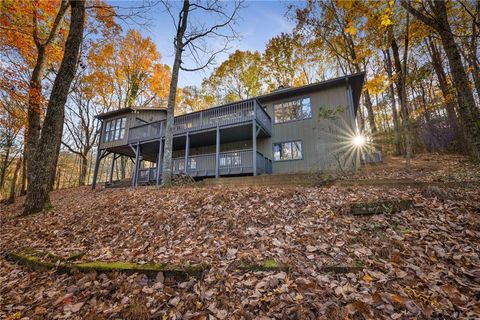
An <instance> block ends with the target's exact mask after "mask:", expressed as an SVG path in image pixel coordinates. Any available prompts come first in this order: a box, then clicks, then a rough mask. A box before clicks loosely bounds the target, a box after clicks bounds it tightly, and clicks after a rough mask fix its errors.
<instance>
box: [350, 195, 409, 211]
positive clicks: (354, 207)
mask: <svg viewBox="0 0 480 320" xmlns="http://www.w3.org/2000/svg"><path fill="white" fill-rule="evenodd" d="M411 208H413V200H410V199H400V200H398V199H397V200H383V201H374V202H353V203H350V213H351V214H353V215H371V214H380V213H385V214H390V213H395V212H400V211H403V210H407V209H411Z"/></svg>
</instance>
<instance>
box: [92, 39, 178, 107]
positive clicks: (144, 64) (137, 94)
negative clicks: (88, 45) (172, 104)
mask: <svg viewBox="0 0 480 320" xmlns="http://www.w3.org/2000/svg"><path fill="white" fill-rule="evenodd" d="M160 60H161V55H160V53H159V52H158V50H157V48H156V46H155V44H154V43H153V41H152V39H150V38H149V37H143V36H142V34H141V33H140V32H139V31H137V30H129V31H128V32H127V34H126V35H125V36H116V37H114V38H113V39H111V40H109V41H108V42H104V43H101V44H94V45H93V47H92V50H91V51H90V53H89V55H88V65H89V66H90V73H89V74H88V75H87V76H86V77H85V80H86V81H87V82H88V84H89V86H91V87H93V88H94V90H92V92H93V93H94V94H96V95H97V96H98V98H99V100H100V101H101V103H102V104H103V105H105V106H108V105H112V104H115V105H118V106H119V107H125V106H140V105H142V104H144V103H145V102H146V101H148V105H149V106H159V105H161V104H162V103H163V101H164V100H166V98H167V96H168V88H169V85H170V68H169V67H168V66H167V65H164V64H161V63H160Z"/></svg>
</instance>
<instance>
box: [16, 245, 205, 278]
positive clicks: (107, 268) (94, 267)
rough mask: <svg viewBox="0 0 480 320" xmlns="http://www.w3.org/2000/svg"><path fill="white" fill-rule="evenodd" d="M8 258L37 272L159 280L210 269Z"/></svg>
mask: <svg viewBox="0 0 480 320" xmlns="http://www.w3.org/2000/svg"><path fill="white" fill-rule="evenodd" d="M7 258H8V259H10V260H12V261H15V262H18V263H20V264H23V265H26V266H28V267H31V268H32V269H34V270H38V271H44V270H50V269H55V270H56V271H57V272H60V273H63V272H69V273H70V272H76V271H79V272H92V271H95V272H124V273H127V274H133V273H142V274H145V275H147V276H149V277H156V276H157V274H158V273H159V272H162V273H163V275H164V276H165V277H167V278H174V279H175V280H177V281H185V280H186V279H188V277H195V278H201V277H203V275H204V274H205V272H207V271H208V270H209V269H210V266H208V265H206V264H197V265H186V266H176V265H171V264H153V263H148V264H138V263H133V262H122V261H117V262H109V261H90V262H80V263H73V262H72V260H76V259H78V257H73V258H72V257H69V258H67V259H61V258H59V257H56V256H54V255H51V254H48V253H42V252H39V251H35V250H31V249H24V250H21V251H19V252H10V253H8V254H7Z"/></svg>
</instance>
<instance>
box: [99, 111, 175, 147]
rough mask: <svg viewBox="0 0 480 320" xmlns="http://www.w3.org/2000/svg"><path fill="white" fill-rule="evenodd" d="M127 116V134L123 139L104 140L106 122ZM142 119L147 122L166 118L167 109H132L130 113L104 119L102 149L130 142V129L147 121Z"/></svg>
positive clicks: (101, 136) (101, 139) (101, 138)
mask: <svg viewBox="0 0 480 320" xmlns="http://www.w3.org/2000/svg"><path fill="white" fill-rule="evenodd" d="M123 117H126V118H127V123H126V125H125V135H124V136H123V139H121V140H116V141H109V142H105V141H104V135H105V127H104V126H105V123H106V122H107V121H110V120H114V119H120V118H123ZM139 119H142V120H144V121H146V122H153V121H160V120H164V119H166V111H165V110H137V111H134V112H133V111H131V112H129V113H126V114H123V115H120V116H114V117H111V118H108V119H104V120H103V121H102V128H101V130H102V131H101V134H100V149H106V148H112V147H118V146H123V145H127V144H128V131H129V129H130V128H132V127H135V126H138V125H141V124H143V123H145V122H142V121H141V120H139Z"/></svg>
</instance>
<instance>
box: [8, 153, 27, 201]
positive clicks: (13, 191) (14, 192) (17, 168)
mask: <svg viewBox="0 0 480 320" xmlns="http://www.w3.org/2000/svg"><path fill="white" fill-rule="evenodd" d="M22 162H23V161H22V158H20V159H18V160H17V164H16V165H15V171H13V178H12V184H11V186H10V195H9V196H8V200H7V203H15V199H16V198H17V179H18V172H19V171H20V168H21V167H22Z"/></svg>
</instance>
